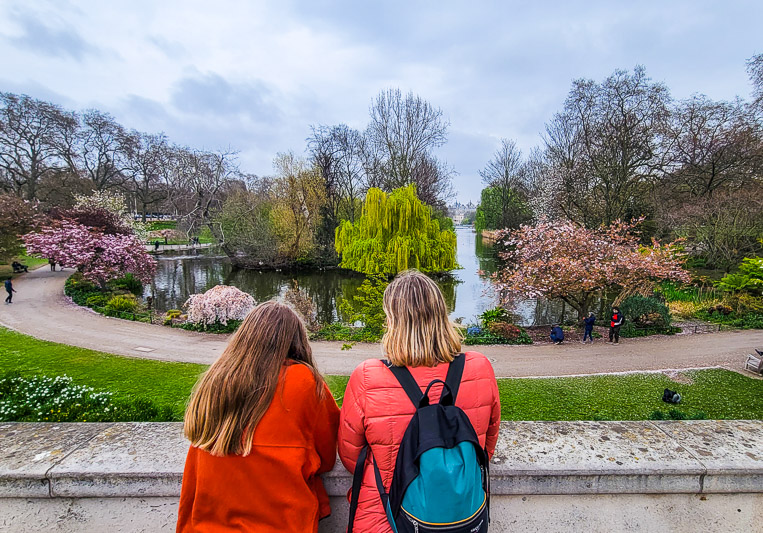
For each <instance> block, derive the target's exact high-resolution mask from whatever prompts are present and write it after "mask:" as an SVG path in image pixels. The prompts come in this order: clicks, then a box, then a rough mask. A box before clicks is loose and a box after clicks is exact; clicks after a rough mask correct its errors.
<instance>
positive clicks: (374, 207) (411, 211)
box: [336, 185, 457, 274]
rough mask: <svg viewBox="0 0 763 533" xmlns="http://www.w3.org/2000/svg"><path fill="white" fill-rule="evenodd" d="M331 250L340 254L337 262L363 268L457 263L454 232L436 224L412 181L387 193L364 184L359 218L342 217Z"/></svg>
mask: <svg viewBox="0 0 763 533" xmlns="http://www.w3.org/2000/svg"><path fill="white" fill-rule="evenodd" d="M336 251H337V252H338V253H340V254H342V262H341V264H340V266H341V267H343V268H349V269H352V270H356V271H358V272H362V273H364V274H396V273H397V272H400V271H402V270H406V269H408V268H416V269H418V270H420V271H421V272H445V271H448V270H453V269H454V268H457V265H456V234H455V233H454V232H453V231H452V230H444V229H440V223H439V222H438V221H437V220H436V219H435V218H434V217H433V216H432V209H431V208H430V207H428V206H426V205H425V204H424V203H423V202H422V201H421V200H419V198H418V196H417V195H416V187H415V185H408V186H407V187H401V188H399V189H395V190H394V191H392V192H391V193H390V194H387V193H385V192H384V191H382V190H380V189H375V188H372V189H369V190H368V193H367V194H366V200H365V203H364V204H363V211H362V214H361V216H360V218H358V219H356V220H355V223H352V222H350V221H349V220H343V221H342V223H341V224H340V225H339V227H338V228H337V229H336Z"/></svg>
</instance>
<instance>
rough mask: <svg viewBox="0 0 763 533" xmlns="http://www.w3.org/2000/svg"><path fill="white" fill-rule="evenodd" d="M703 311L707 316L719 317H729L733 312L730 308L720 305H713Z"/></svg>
mask: <svg viewBox="0 0 763 533" xmlns="http://www.w3.org/2000/svg"><path fill="white" fill-rule="evenodd" d="M705 311H706V312H707V314H709V315H713V314H719V315H723V316H726V315H730V314H731V313H733V312H734V310H733V309H732V308H731V307H729V306H728V305H726V304H721V303H719V304H715V305H711V306H710V307H708V308H707V309H706V310H705Z"/></svg>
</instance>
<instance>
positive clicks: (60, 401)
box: [0, 372, 176, 422]
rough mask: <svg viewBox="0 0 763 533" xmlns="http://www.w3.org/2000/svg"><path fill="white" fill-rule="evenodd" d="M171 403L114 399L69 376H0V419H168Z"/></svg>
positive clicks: (164, 420) (116, 420)
mask: <svg viewBox="0 0 763 533" xmlns="http://www.w3.org/2000/svg"><path fill="white" fill-rule="evenodd" d="M175 419H176V417H175V414H174V412H173V410H172V408H171V407H161V408H160V407H157V406H156V405H155V404H154V403H153V402H152V401H151V400H147V399H145V398H135V399H132V400H129V401H128V400H114V399H113V397H112V394H111V393H110V392H104V391H100V392H99V391H96V390H95V389H94V388H92V387H87V386H83V385H75V384H74V381H73V380H72V379H71V378H70V377H68V376H65V375H64V376H56V377H48V376H33V377H21V376H20V375H19V374H18V373H15V372H9V373H6V374H4V375H3V376H2V377H0V422H132V421H143V422H167V421H172V420H175Z"/></svg>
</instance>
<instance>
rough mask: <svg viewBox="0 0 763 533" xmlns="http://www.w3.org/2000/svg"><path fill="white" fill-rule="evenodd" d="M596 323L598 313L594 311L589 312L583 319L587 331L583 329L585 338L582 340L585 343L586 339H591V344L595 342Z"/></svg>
mask: <svg viewBox="0 0 763 533" xmlns="http://www.w3.org/2000/svg"><path fill="white" fill-rule="evenodd" d="M595 323H596V315H594V314H593V312H589V313H588V316H587V317H585V318H584V319H583V324H584V325H585V331H583V340H582V341H581V342H583V343H585V341H586V339H588V340H590V341H591V344H593V325H594V324H595Z"/></svg>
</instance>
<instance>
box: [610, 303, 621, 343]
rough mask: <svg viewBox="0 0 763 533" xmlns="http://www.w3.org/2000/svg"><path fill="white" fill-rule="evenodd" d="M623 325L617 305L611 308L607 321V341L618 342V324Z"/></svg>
mask: <svg viewBox="0 0 763 533" xmlns="http://www.w3.org/2000/svg"><path fill="white" fill-rule="evenodd" d="M622 325H623V315H622V313H620V309H619V308H617V307H613V308H612V318H611V319H610V321H609V341H608V342H610V343H612V344H619V343H620V326H622Z"/></svg>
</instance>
